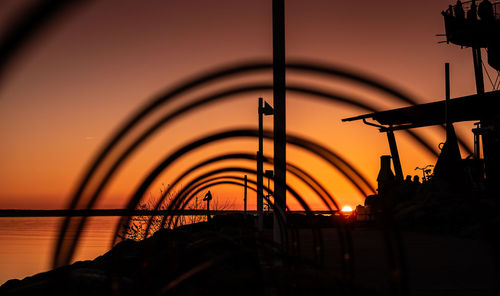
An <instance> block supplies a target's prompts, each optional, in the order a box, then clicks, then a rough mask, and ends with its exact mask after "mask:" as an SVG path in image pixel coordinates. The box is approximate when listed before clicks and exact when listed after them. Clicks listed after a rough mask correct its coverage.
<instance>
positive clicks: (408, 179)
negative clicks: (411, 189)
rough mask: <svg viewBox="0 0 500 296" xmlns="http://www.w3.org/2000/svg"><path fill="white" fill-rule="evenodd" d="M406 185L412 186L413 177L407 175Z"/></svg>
mask: <svg viewBox="0 0 500 296" xmlns="http://www.w3.org/2000/svg"><path fill="white" fill-rule="evenodd" d="M405 184H411V176H410V175H406V178H405Z"/></svg>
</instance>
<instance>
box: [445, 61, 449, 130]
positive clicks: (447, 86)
mask: <svg viewBox="0 0 500 296" xmlns="http://www.w3.org/2000/svg"><path fill="white" fill-rule="evenodd" d="M444 80H445V81H444V83H445V96H446V97H445V99H446V100H445V101H444V122H445V124H446V126H447V127H448V103H449V101H450V63H445V64H444Z"/></svg>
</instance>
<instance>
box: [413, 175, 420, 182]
mask: <svg viewBox="0 0 500 296" xmlns="http://www.w3.org/2000/svg"><path fill="white" fill-rule="evenodd" d="M413 184H420V177H419V176H417V175H415V176H413Z"/></svg>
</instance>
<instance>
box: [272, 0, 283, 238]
mask: <svg viewBox="0 0 500 296" xmlns="http://www.w3.org/2000/svg"><path fill="white" fill-rule="evenodd" d="M273 96H274V97H273V105H274V174H275V178H274V200H275V205H276V206H277V207H278V208H279V209H280V210H281V211H282V213H284V212H285V209H286V100H285V3H284V0H273ZM276 214H277V213H276V211H275V219H274V225H275V226H274V229H275V231H274V239H275V241H276V242H278V243H281V233H280V232H279V231H278V232H277V230H278V229H279V228H278V225H277V220H276Z"/></svg>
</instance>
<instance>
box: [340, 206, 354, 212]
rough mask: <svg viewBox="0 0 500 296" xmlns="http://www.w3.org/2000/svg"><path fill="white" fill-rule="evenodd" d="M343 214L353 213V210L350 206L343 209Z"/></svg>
mask: <svg viewBox="0 0 500 296" xmlns="http://www.w3.org/2000/svg"><path fill="white" fill-rule="evenodd" d="M342 212H352V208H351V207H350V206H344V207H342Z"/></svg>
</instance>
